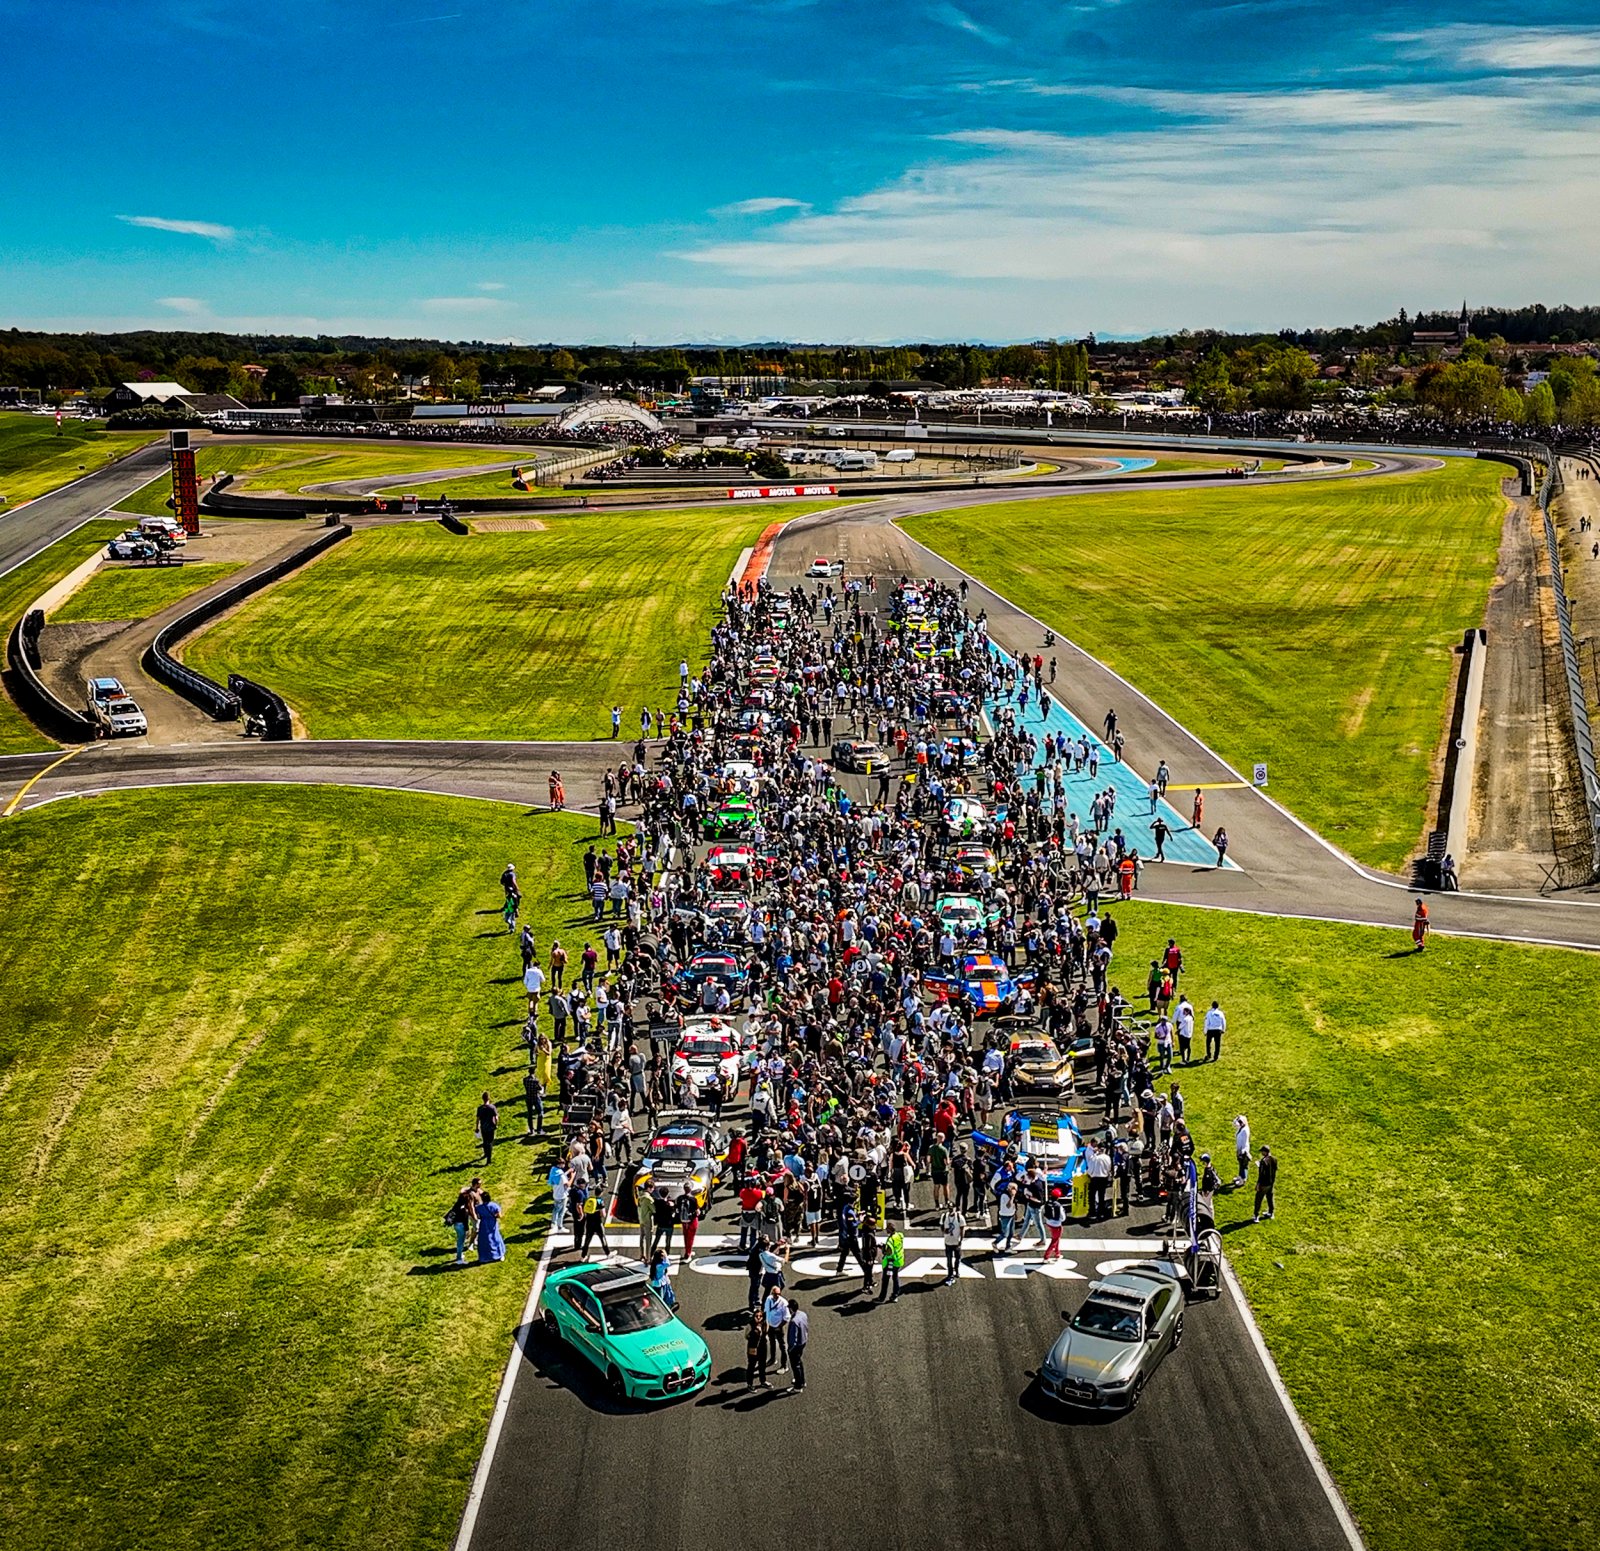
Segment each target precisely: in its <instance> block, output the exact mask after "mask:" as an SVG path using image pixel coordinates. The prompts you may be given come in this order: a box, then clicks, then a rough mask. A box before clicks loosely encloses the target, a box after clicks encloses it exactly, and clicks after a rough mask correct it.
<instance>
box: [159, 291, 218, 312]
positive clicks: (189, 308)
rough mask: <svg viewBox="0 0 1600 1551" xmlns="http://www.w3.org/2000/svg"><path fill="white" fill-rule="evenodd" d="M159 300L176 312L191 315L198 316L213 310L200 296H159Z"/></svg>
mask: <svg viewBox="0 0 1600 1551" xmlns="http://www.w3.org/2000/svg"><path fill="white" fill-rule="evenodd" d="M157 300H158V301H159V302H160V303H161V305H162V306H163V307H170V308H171V309H172V310H173V311H174V312H181V313H184V314H186V315H187V316H190V317H196V316H199V315H200V314H202V313H207V312H210V310H211V308H210V307H209V306H208V305H207V303H205V302H203V301H201V300H200V298H199V297H198V296H162V297H158V298H157Z"/></svg>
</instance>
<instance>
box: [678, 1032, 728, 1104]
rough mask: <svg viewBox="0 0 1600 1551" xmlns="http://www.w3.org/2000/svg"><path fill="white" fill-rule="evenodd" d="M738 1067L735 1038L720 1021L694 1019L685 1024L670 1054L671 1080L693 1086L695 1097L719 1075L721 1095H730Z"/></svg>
mask: <svg viewBox="0 0 1600 1551" xmlns="http://www.w3.org/2000/svg"><path fill="white" fill-rule="evenodd" d="M742 1064H743V1063H742V1060H741V1057H740V1052H739V1041H738V1037H737V1036H736V1035H735V1033H734V1030H733V1026H732V1025H731V1024H730V1023H728V1022H727V1021H726V1020H725V1019H723V1018H703V1019H702V1018H695V1019H693V1020H691V1021H690V1022H688V1023H685V1024H684V1026H683V1033H682V1034H680V1035H679V1036H678V1041H677V1048H676V1049H675V1050H674V1051H673V1053H672V1075H673V1078H674V1080H675V1081H676V1082H677V1083H679V1084H680V1085H682V1084H684V1083H693V1084H694V1088H695V1091H696V1092H697V1093H698V1092H700V1091H701V1090H703V1089H704V1088H705V1087H707V1086H708V1085H709V1084H710V1083H711V1081H712V1080H713V1079H714V1078H715V1077H716V1076H717V1075H718V1074H719V1073H720V1074H721V1076H722V1081H723V1091H724V1092H725V1093H727V1094H730V1095H731V1094H732V1093H733V1091H734V1089H735V1088H736V1087H738V1085H739V1070H740V1067H741V1066H742Z"/></svg>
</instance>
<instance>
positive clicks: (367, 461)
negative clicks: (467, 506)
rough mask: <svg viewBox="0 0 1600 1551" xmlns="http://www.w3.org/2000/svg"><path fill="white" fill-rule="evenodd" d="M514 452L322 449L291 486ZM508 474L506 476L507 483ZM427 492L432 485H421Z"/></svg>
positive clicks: (537, 452)
mask: <svg viewBox="0 0 1600 1551" xmlns="http://www.w3.org/2000/svg"><path fill="white" fill-rule="evenodd" d="M547 450H548V449H546V448H542V447H530V448H529V449H528V450H527V453H526V457H527V461H528V462H529V463H532V462H533V461H534V460H535V459H536V458H538V457H540V456H541V455H543V454H544V453H545V452H546V451H547ZM516 456H517V454H516V453H515V452H507V451H505V450H504V449H503V448H498V447H484V446H469V447H433V446H426V445H419V444H417V443H415V442H402V443H398V444H392V445H390V446H387V447H382V446H380V447H362V448H359V449H357V450H355V451H346V450H340V451H336V452H322V453H321V454H319V455H317V456H315V457H311V458H309V459H307V461H306V462H304V463H302V464H300V465H299V466H298V467H296V469H295V471H294V484H293V488H294V489H296V490H303V489H305V488H306V487H307V486H308V485H320V484H325V483H328V482H329V481H332V480H344V479H384V478H389V479H392V478H394V477H395V476H397V475H402V474H414V473H421V472H423V471H436V470H439V469H459V468H475V467H477V466H479V465H481V464H484V463H500V462H503V461H505V460H507V459H510V458H515V457H516ZM510 477H511V476H510V474H509V473H507V475H506V479H507V481H508V482H509V480H510ZM246 483H247V484H252V485H257V486H261V485H267V484H271V483H274V482H273V481H270V480H267V479H263V478H259V477H258V478H256V479H252V480H249V481H247V482H246ZM425 488H426V489H427V490H428V491H429V493H430V494H431V493H432V491H433V488H434V487H433V486H431V485H429V486H427V487H425Z"/></svg>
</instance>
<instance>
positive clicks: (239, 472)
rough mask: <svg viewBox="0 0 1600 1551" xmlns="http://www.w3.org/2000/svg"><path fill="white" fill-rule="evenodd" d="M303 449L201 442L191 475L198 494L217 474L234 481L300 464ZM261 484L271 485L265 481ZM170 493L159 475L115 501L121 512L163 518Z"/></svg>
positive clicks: (285, 445)
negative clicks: (196, 482)
mask: <svg viewBox="0 0 1600 1551" xmlns="http://www.w3.org/2000/svg"><path fill="white" fill-rule="evenodd" d="M307 456H308V453H307V449H306V448H304V447H302V446H296V445H295V444H294V443H292V442H289V443H284V442H276V443H274V444H272V445H271V446H263V445H260V444H257V443H253V442H205V443H202V444H201V445H199V446H198V447H196V448H195V455H194V466H195V472H196V474H198V475H199V476H200V479H201V493H202V494H204V492H205V481H207V480H209V479H211V478H212V477H213V476H214V475H217V474H232V475H234V476H235V477H236V478H237V477H241V476H243V475H244V474H246V473H248V472H252V471H261V472H262V473H263V474H265V473H266V472H267V471H270V470H275V469H281V468H283V467H285V466H286V465H291V464H297V463H300V462H303V461H304V460H305V458H306V457H307ZM263 482H264V483H272V482H273V481H271V480H265V479H264V481H263ZM171 494H172V480H171V478H170V476H169V475H168V474H166V473H165V472H162V473H160V474H158V475H156V477H155V478H154V479H153V480H151V481H150V483H149V484H147V485H141V486H140V487H139V489H137V490H135V491H134V492H133V494H132V495H129V496H125V497H124V498H123V499H122V500H120V501H118V502H117V510H118V511H121V512H137V513H138V514H139V515H140V516H141V517H167V516H170V515H171V510H170V508H169V507H168V506H167V499H168V497H169V496H171Z"/></svg>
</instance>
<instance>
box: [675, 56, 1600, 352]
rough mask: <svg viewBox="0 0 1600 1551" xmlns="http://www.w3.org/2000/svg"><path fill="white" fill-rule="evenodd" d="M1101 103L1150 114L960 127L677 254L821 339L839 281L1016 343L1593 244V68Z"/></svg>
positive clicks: (1538, 283)
mask: <svg viewBox="0 0 1600 1551" xmlns="http://www.w3.org/2000/svg"><path fill="white" fill-rule="evenodd" d="M1080 95H1086V94H1080ZM1094 95H1101V96H1111V95H1114V96H1115V97H1116V99H1117V100H1118V102H1119V105H1121V106H1124V107H1128V108H1133V109H1136V110H1142V111H1141V112H1139V113H1138V114H1137V121H1138V122H1137V127H1134V128H1131V129H1127V130H1121V131H1118V132H1116V133H1111V132H1108V131H1106V130H1104V129H1103V128H1100V127H1099V126H1097V124H1096V122H1095V115H1094V113H1093V111H1092V107H1091V108H1089V109H1088V110H1086V111H1085V113H1084V114H1082V115H1074V118H1075V120H1080V119H1081V123H1082V129H1081V130H1080V131H1079V132H1076V133H1059V132H1045V131H1038V130H1020V131H1019V130H1014V129H998V128H990V127H983V128H974V129H970V130H965V131H960V132H957V133H955V134H952V135H948V136H945V137H942V138H941V140H940V141H937V142H934V143H933V145H932V146H931V147H930V149H929V152H928V154H927V155H926V156H924V157H923V158H922V159H921V160H919V161H918V162H917V163H916V164H914V165H912V166H911V167H909V168H907V169H906V171H905V172H903V173H902V174H901V175H900V176H899V177H897V178H895V179H893V180H891V181H889V182H887V183H885V184H883V185H881V186H879V187H877V188H873V189H869V190H867V191H865V192H863V193H861V194H859V195H857V196H855V197H853V198H850V199H846V200H844V201H842V202H841V203H840V204H839V205H838V206H837V207H835V208H834V209H832V210H828V211H817V212H813V213H808V214H804V215H800V216H797V217H796V218H795V219H793V220H790V221H786V222H784V223H783V224H782V225H781V226H778V227H776V228H774V229H772V230H771V231H769V232H763V233H761V234H760V235H758V236H752V237H748V238H743V239H738V240H726V241H709V242H707V243H705V244H704V245H702V246H700V247H698V248H694V249H691V250H689V251H687V252H684V253H681V254H679V255H677V256H678V257H681V258H686V259H688V260H690V261H692V262H693V264H694V265H695V266H696V267H697V269H698V270H699V271H700V272H701V273H708V272H714V273H717V274H719V275H722V276H726V277H727V280H728V284H729V287H730V288H731V289H737V288H738V287H739V286H740V285H741V284H742V285H743V286H744V287H745V288H746V289H747V290H749V289H754V290H757V291H759V292H761V293H763V294H764V295H765V297H766V298H767V299H768V301H769V302H770V303H771V304H772V306H773V308H774V309H775V311H776V310H777V309H782V311H778V312H777V315H775V316H773V317H771V318H769V319H768V321H767V324H766V326H765V328H763V329H758V330H757V331H756V332H757V333H758V334H762V333H764V334H768V335H770V334H774V333H778V334H795V333H798V334H799V335H800V336H801V337H817V336H819V335H826V334H827V333H828V332H829V328H830V323H835V320H833V319H832V318H831V317H830V316H829V315H828V314H826V313H817V314H812V313H811V312H810V307H811V306H812V305H813V304H816V305H820V304H821V303H822V300H823V298H822V295H821V293H820V291H819V290H818V288H820V287H825V286H829V285H832V286H838V285H841V284H844V285H848V286H851V287H856V288H859V291H860V293H861V295H863V296H864V295H866V294H867V293H869V292H870V293H871V294H873V295H875V296H876V297H877V298H878V303H877V308H876V311H875V313H874V312H873V311H872V310H871V309H869V308H868V307H866V306H865V305H862V306H860V307H853V309H852V316H856V317H859V318H860V319H861V320H862V322H863V323H864V325H865V327H866V328H868V329H871V330H872V332H873V334H874V337H877V338H886V337H908V336H910V337H916V336H918V335H926V334H934V335H937V336H939V337H949V336H950V335H956V336H958V337H959V336H960V335H963V334H973V333H976V334H983V335H987V336H989V337H1007V336H1010V337H1015V336H1016V335H1017V334H1025V333H1027V332H1030V331H1031V330H1032V329H1033V328H1035V327H1038V328H1045V329H1048V328H1049V327H1050V326H1051V320H1052V319H1054V318H1057V317H1062V315H1063V314H1065V315H1066V316H1065V318H1064V319H1063V321H1064V322H1071V323H1072V324H1073V326H1078V327H1083V328H1088V327H1097V328H1101V329H1103V330H1109V331H1129V330H1135V331H1142V330H1144V329H1146V328H1153V327H1157V326H1165V325H1167V324H1169V323H1171V324H1183V323H1189V324H1204V323H1214V324H1218V325H1223V324H1226V325H1230V326H1246V327H1261V326H1268V325H1270V326H1277V325H1278V324H1279V323H1288V322H1291V321H1299V322H1310V321H1315V320H1316V319H1317V318H1321V319H1323V320H1327V321H1335V320H1337V319H1338V318H1339V317H1340V316H1341V315H1342V316H1347V317H1367V316H1373V315H1374V314H1376V313H1381V312H1382V311H1384V310H1386V309H1392V308H1395V307H1398V306H1400V305H1407V306H1418V305H1425V304H1428V303H1430V302H1431V301H1433V300H1436V299H1440V298H1445V297H1454V298H1456V299H1459V298H1460V296H1461V295H1463V294H1467V295H1471V296H1474V297H1477V298H1481V299H1485V300H1488V299H1491V298H1493V299H1511V298H1516V297H1529V296H1535V295H1539V294H1546V295H1550V296H1554V295H1567V294H1570V292H1571V291H1572V289H1573V286H1574V284H1575V283H1576V281H1577V279H1578V274H1577V271H1576V270H1575V269H1574V255H1577V254H1582V253H1586V252H1592V251H1594V250H1595V247H1596V246H1597V245H1600V202H1597V201H1595V200H1594V198H1593V197H1592V196H1593V190H1594V188H1595V187H1596V186H1600V82H1585V81H1583V80H1581V79H1578V80H1574V79H1571V78H1568V79H1566V80H1564V81H1556V82H1546V81H1541V82H1539V83H1537V84H1536V83H1534V82H1531V81H1528V82H1523V81H1519V80H1509V81H1497V82H1493V83H1485V84H1484V85H1483V86H1482V88H1481V89H1480V88H1477V87H1474V88H1464V87H1461V86H1459V85H1457V86H1455V87H1454V88H1445V87H1443V86H1439V87H1424V86H1410V87H1395V88H1392V89H1388V90H1298V91H1292V92H1239V93H1220V92H1197V93H1182V92H1170V91H1169V92H1140V91H1131V90H1118V89H1111V90H1110V91H1100V92H1097V93H1094ZM913 287H926V288H927V289H928V290H929V291H938V292H942V294H943V295H944V298H945V302H944V305H943V306H942V307H938V308H934V309H932V310H925V309H914V308H913V306H912V303H911V292H912V288H913ZM925 300H926V297H925V296H924V301H925ZM796 307H800V308H804V309H805V311H803V312H801V313H800V315H799V316H796V315H795V314H794V312H793V311H792V310H791V309H793V308H796ZM739 310H740V312H741V313H743V312H746V311H748V308H743V307H741V308H740V309H739ZM785 313H787V316H785ZM1030 319H1036V320H1037V321H1036V322H1030V321H1029V320H1030ZM844 321H845V320H843V319H839V320H837V323H835V326H836V327H837V326H838V324H839V323H843V322H844ZM726 327H727V325H726V324H724V325H723V328H724V330H725V329H726Z"/></svg>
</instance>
